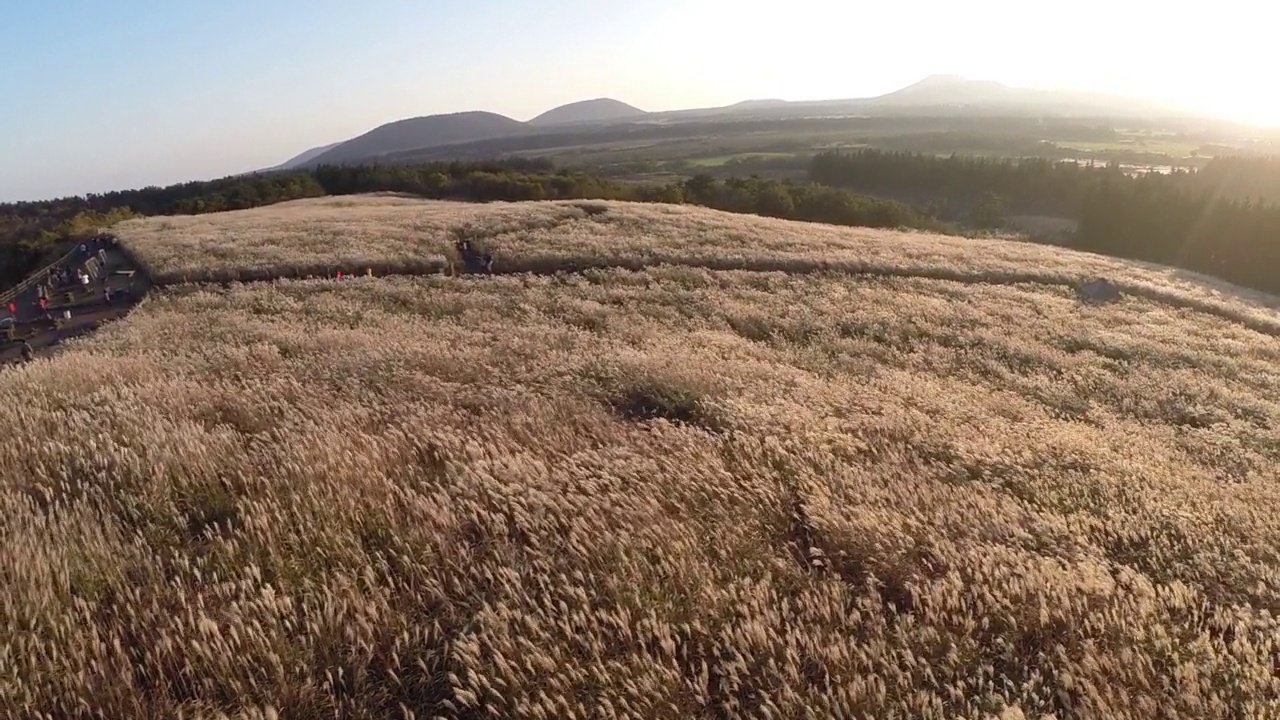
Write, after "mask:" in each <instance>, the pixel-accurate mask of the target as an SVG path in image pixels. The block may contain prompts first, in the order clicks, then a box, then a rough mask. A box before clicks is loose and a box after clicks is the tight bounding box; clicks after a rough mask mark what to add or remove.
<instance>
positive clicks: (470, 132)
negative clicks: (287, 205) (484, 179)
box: [305, 111, 529, 166]
mask: <svg viewBox="0 0 1280 720" xmlns="http://www.w3.org/2000/svg"><path fill="white" fill-rule="evenodd" d="M528 131H529V129H528V126H527V125H525V124H524V123H522V122H520V121H519V120H512V119H511V118H509V117H506V116H505V115H499V114H497V113H491V112H483V111H472V112H460V113H450V114H447V115H428V116H426V117H417V118H410V119H408V120H399V121H396V122H393V123H387V124H386V125H380V126H378V127H376V128H374V129H373V130H370V131H369V132H367V133H365V134H363V135H361V136H359V137H357V138H353V139H351V140H348V141H346V142H344V143H341V144H340V145H338V146H337V147H335V148H332V149H330V150H328V151H326V152H323V153H320V154H319V155H318V156H315V157H313V158H310V159H309V160H307V161H306V162H305V164H306V165H309V166H315V165H324V164H341V163H348V162H356V161H364V160H371V159H376V158H377V157H379V156H381V155H386V154H387V153H393V152H398V151H402V150H414V149H417V148H427V147H435V146H438V145H451V144H453V143H465V142H475V141H477V140H489V139H492V138H498V137H503V136H506V135H515V134H519V133H524V132H528Z"/></svg>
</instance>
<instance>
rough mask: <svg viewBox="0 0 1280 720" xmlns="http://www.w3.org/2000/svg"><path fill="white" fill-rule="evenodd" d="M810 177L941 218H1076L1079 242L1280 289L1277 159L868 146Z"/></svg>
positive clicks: (829, 156) (818, 165) (815, 167)
mask: <svg viewBox="0 0 1280 720" xmlns="http://www.w3.org/2000/svg"><path fill="white" fill-rule="evenodd" d="M810 179H811V180H812V181H814V182H816V183H821V184H823V185H827V186H832V187H839V188H842V189H848V190H852V191H855V192H862V193H870V194H873V195H885V196H888V197H893V198H898V199H907V200H908V201H918V202H920V203H922V204H923V203H928V206H929V208H930V210H931V213H930V214H933V215H937V216H942V217H944V218H945V217H948V216H949V215H950V214H954V212H955V210H954V209H955V208H957V207H968V208H970V209H971V212H972V210H978V209H983V208H984V207H986V208H990V207H991V206H992V205H994V206H995V207H996V208H997V210H996V212H997V213H999V214H1003V213H1019V214H1044V215H1053V216H1059V217H1066V218H1071V219H1073V220H1075V221H1076V222H1077V230H1076V232H1075V233H1074V236H1073V237H1072V238H1071V240H1070V245H1071V246H1072V247H1075V248H1077V249H1082V250H1089V251H1091V252H1097V253H1101V254H1105V255H1112V256H1116V257H1125V258H1131V259H1135V260H1145V261H1149V262H1157V263H1162V264H1166V265H1172V266H1175V267H1179V268H1183V269H1186V270H1193V271H1196V272H1203V273H1208V274H1211V275H1214V276H1217V277H1220V278H1222V279H1224V280H1228V281H1230V282H1233V283H1237V284H1240V285H1245V286H1248V287H1253V288H1257V289H1260V290H1266V291H1268V292H1278V293H1280V205H1277V202H1280V158H1267V157H1260V158H1240V157H1224V158H1214V159H1212V160H1210V161H1209V162H1208V163H1207V164H1206V165H1205V166H1204V167H1203V168H1200V169H1198V170H1174V171H1172V172H1169V173H1146V174H1141V175H1136V176H1135V175H1129V174H1126V173H1125V172H1124V171H1123V170H1122V169H1121V168H1120V167H1119V166H1118V165H1116V164H1114V163H1112V164H1108V165H1099V166H1094V165H1088V164H1082V163H1078V162H1072V161H1058V162H1055V161H1050V160H1044V159H1039V158H1032V159H1022V160H998V159H993V158H981V157H962V156H954V155H953V156H949V157H936V156H930V155H922V154H911V153H891V152H881V151H875V150H860V151H854V152H844V153H841V152H828V153H821V154H819V155H817V156H815V157H814V158H813V161H812V165H811V169H810ZM984 203H985V205H984ZM940 209H947V210H946V211H943V210H940ZM996 224H998V223H996Z"/></svg>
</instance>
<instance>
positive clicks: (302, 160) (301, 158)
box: [271, 143, 342, 170]
mask: <svg viewBox="0 0 1280 720" xmlns="http://www.w3.org/2000/svg"><path fill="white" fill-rule="evenodd" d="M341 144H342V143H329V144H328V145H321V146H320V147H315V148H311V149H310V150H308V151H306V152H304V153H302V154H300V155H297V156H296V157H292V158H289V159H288V160H286V161H284V162H282V163H280V164H279V165H277V166H275V167H273V168H271V169H272V170H292V169H293V168H299V167H305V166H306V165H307V163H308V162H309V161H311V160H314V159H315V158H318V157H320V156H321V155H323V154H324V153H326V152H329V151H330V150H332V149H334V148H336V147H338V146H339V145H341Z"/></svg>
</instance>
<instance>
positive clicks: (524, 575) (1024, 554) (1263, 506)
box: [0, 196, 1280, 718]
mask: <svg viewBox="0 0 1280 720" xmlns="http://www.w3.org/2000/svg"><path fill="white" fill-rule="evenodd" d="M119 230H120V237H121V239H122V240H123V241H124V242H125V243H126V244H127V245H128V246H129V247H130V249H131V250H133V251H134V252H135V253H136V254H138V255H139V256H140V257H141V258H142V259H143V260H144V262H146V263H147V265H148V266H149V267H150V268H151V269H152V270H153V271H154V272H155V274H156V279H157V281H158V282H160V283H161V284H162V285H167V287H164V288H162V289H161V290H159V291H157V292H156V293H154V294H152V295H151V296H150V297H149V298H148V299H147V300H146V301H145V302H143V303H142V304H141V305H140V306H139V307H138V308H137V309H136V310H135V311H134V313H133V314H132V315H131V316H130V317H129V318H128V319H127V320H125V321H123V322H120V323H117V324H114V325H111V326H108V327H106V328H104V329H103V330H101V331H100V332H99V333H97V334H96V335H94V336H93V337H92V338H90V339H88V340H85V341H81V342H76V343H73V344H71V345H70V346H69V347H68V348H67V350H66V351H64V352H63V353H62V354H60V355H59V356H58V357H56V358H54V359H52V360H47V361H39V362H36V363H34V364H32V365H29V366H26V367H23V368H20V369H16V370H9V371H6V372H3V373H0V402H3V403H4V405H5V407H6V408H8V410H9V411H8V412H6V413H2V414H0V432H3V433H4V437H6V438H9V442H7V443H5V444H3V445H0V473H3V475H4V477H6V478H11V480H10V481H9V482H8V483H7V484H5V485H0V504H2V505H3V510H4V513H5V518H6V522H5V523H0V576H2V577H4V578H5V580H6V582H5V583H3V584H0V622H3V623H4V624H5V626H6V627H9V628H11V635H10V637H11V639H10V640H9V641H8V643H7V644H5V645H4V646H3V648H4V649H0V668H3V669H4V670H3V671H0V715H23V716H37V715H39V714H45V713H47V714H48V715H50V716H54V717H67V716H74V715H76V713H81V712H83V713H84V714H86V715H87V714H91V713H94V712H97V713H98V714H99V715H101V716H106V717H174V716H177V715H178V714H179V712H185V714H186V715H187V716H195V715H199V714H200V713H208V712H211V711H212V709H213V708H217V710H219V711H221V712H224V713H226V714H227V715H228V716H232V717H237V716H243V717H263V716H264V715H265V716H270V715H269V714H267V713H268V710H270V712H271V713H276V712H278V714H279V717H295V716H297V717H320V716H324V717H334V716H337V717H351V718H355V717H402V716H408V715H409V713H412V714H413V715H415V716H416V717H420V718H422V717H441V718H471V717H504V718H506V717H509V718H536V717H568V716H571V715H572V716H576V717H635V718H653V717H725V718H748V717H751V718H755V717H778V718H793V717H817V718H827V717H903V718H905V717H911V718H943V717H973V718H995V717H1004V718H1014V717H1017V718H1023V717H1025V718H1043V717H1050V716H1052V717H1058V718H1065V717H1079V718H1125V717H1132V718H1146V717H1187V718H1193V717H1194V718H1229V717H1240V716H1246V717H1254V716H1259V715H1263V714H1264V710H1265V708H1266V707H1269V706H1270V704H1272V703H1274V702H1275V701H1276V699H1277V698H1280V681H1277V678H1276V676H1275V674H1274V672H1273V667H1274V665H1273V663H1274V657H1276V656H1277V653H1280V632H1277V631H1280V622H1278V621H1277V619H1276V616H1275V615H1274V614H1273V613H1272V609H1273V608H1274V607H1277V605H1278V603H1280V571H1277V569H1276V567H1277V564H1276V559H1277V558H1276V550H1275V548H1276V547H1280V524H1277V523H1276V522H1275V520H1274V518H1275V517H1276V511H1277V510H1280V498H1277V495H1276V493H1275V491H1274V487H1273V485H1274V483H1273V482H1272V481H1273V480H1274V469H1275V467H1276V466H1277V462H1280V430H1277V429H1276V428H1277V427H1280V424H1278V421H1280V402H1277V401H1276V400H1275V399H1274V397H1273V395H1274V393H1272V392H1271V388H1274V387H1275V386H1276V383H1277V382H1280V339H1277V338H1276V337H1275V334H1276V333H1275V332H1272V331H1276V326H1275V325H1276V324H1275V320H1274V318H1275V311H1274V310H1270V309H1267V307H1266V306H1267V305H1273V304H1274V303H1276V302H1277V299H1275V298H1270V297H1268V296H1261V295H1247V294H1244V293H1240V292H1238V291H1236V290H1234V289H1231V288H1227V287H1225V286H1221V285H1217V284H1214V283H1212V282H1210V281H1208V280H1206V279H1203V278H1195V277H1190V276H1186V275H1176V274H1174V273H1173V272H1171V271H1168V270H1167V269H1163V268H1159V267H1149V266H1139V265H1136V264H1132V263H1125V262H1123V261H1118V260H1111V259H1105V258H1098V257H1096V256H1089V255H1084V254H1079V253H1068V252H1064V251H1056V250H1052V249H1049V248H1043V247H1037V246H1032V245H1027V244H1024V243H1012V242H1006V241H1000V240H982V241H970V240H964V239H960V238H948V237H943V236H934V235H922V234H910V233H891V232H883V231H861V230H855V229H847V228H845V229H841V228H825V227H822V226H817V225H808V224H803V223H788V222H784V221H774V220H766V219H761V218H751V217H744V216H736V215H727V214H724V213H715V212H712V211H707V210H700V209H696V208H687V207H672V206H636V205H630V204H627V203H598V202H578V203H528V204H491V205H456V204H450V203H438V202H437V203H431V202H422V201H416V200H411V199H407V198H397V197H389V196H377V197H353V198H325V199H317V200H309V201H300V202H295V203H288V204H285V205H280V206H275V207H272V208H262V209H259V210H252V211H244V212H235V213H224V214H219V215H209V216H203V217H190V218H177V217H175V218H153V219H148V220H142V221H131V222H130V223H127V224H125V225H122V226H121V227H120V228H119ZM458 237H466V238H469V239H472V240H473V241H474V242H476V243H477V244H478V245H481V246H482V247H484V248H485V249H487V250H489V251H492V252H493V253H494V254H495V257H496V258H497V259H498V261H499V262H498V272H499V275H497V276H494V277H483V278H470V277H450V276H447V275H444V274H430V275H426V276H422V277H403V276H402V277H382V276H381V275H382V273H383V272H386V271H388V270H395V269H398V270H402V271H415V272H425V273H432V272H434V271H436V270H438V269H439V268H440V265H441V264H443V263H445V262H446V261H447V259H448V254H449V251H448V249H447V248H448V246H449V243H451V242H452V240H453V239H454V238H458ZM365 262H369V263H375V262H378V263H381V265H380V266H379V268H378V269H377V272H376V274H377V275H378V276H377V277H357V278H356V279H353V280H346V281H343V282H335V281H333V280H332V279H314V280H300V281H294V280H280V281H276V282H270V283H268V282H257V283H246V284H238V283H232V284H229V285H227V286H220V285H193V284H189V283H184V282H183V276H184V275H185V276H187V278H188V279H189V280H190V279H205V278H208V279H229V278H234V277H241V278H246V279H251V278H253V277H258V276H259V275H261V276H262V277H267V276H271V275H281V274H294V273H303V274H304V273H307V272H314V271H317V270H319V271H321V272H324V273H325V274H329V275H330V276H332V275H331V272H329V271H330V270H331V269H332V268H334V267H338V266H343V265H345V266H348V267H350V268H351V269H353V270H354V269H355V268H358V267H359V264H360V263H365ZM593 264H594V265H599V266H600V267H597V268H595V269H584V266H587V265H593ZM326 266H328V269H325V267H326ZM353 266H354V267H353ZM202 268H203V269H202ZM575 269H576V270H578V272H559V273H556V272H553V271H555V270H562V271H563V270H575ZM517 270H528V271H531V272H527V273H518V272H515V271H517ZM1104 270H1105V271H1106V273H1107V274H1108V275H1110V276H1112V277H1115V278H1118V279H1119V280H1120V281H1121V282H1122V284H1124V285H1125V287H1128V288H1132V289H1133V290H1135V291H1140V292H1143V293H1146V294H1144V295H1134V294H1128V295H1126V296H1125V297H1124V298H1123V299H1122V300H1120V301H1119V302H1117V303H1114V304H1111V305H1106V306H1096V307H1095V306H1086V305H1081V304H1080V303H1078V302H1077V301H1076V300H1075V298H1074V296H1073V293H1072V289H1071V287H1069V285H1070V283H1071V282H1073V281H1074V279H1075V278H1080V277H1088V276H1091V275H1093V274H1096V273H1099V272H1102V271H1104ZM1264 321H1266V322H1271V325H1265V322H1264ZM1249 324H1253V325H1255V326H1257V327H1261V328H1263V329H1266V330H1268V331H1269V332H1271V334H1268V333H1260V332H1258V331H1256V330H1255V329H1250V327H1247V325H1249ZM1264 326H1265V327H1264ZM104 669H108V670H109V672H102V670H104Z"/></svg>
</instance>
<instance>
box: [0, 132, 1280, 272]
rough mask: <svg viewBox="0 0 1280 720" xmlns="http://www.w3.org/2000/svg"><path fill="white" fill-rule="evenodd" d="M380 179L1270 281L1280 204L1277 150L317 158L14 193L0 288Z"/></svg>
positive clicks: (385, 184) (365, 187)
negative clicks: (681, 166)
mask: <svg viewBox="0 0 1280 720" xmlns="http://www.w3.org/2000/svg"><path fill="white" fill-rule="evenodd" d="M386 191H390V192H402V193H408V194H413V195H417V196H421V197H426V198H434V199H445V200H467V201H479V202H487V201H519V200H564V199H611V200H630V201H637V202H665V203H690V204H697V205H703V206H707V207H711V208H716V209H720V210H727V211H731V212H739V213H754V214H759V215H766V216H770V217H778V218H785V219H792V220H807V221H814V222H823V223H830V224H837V225H859V226H870V227H884V228H894V227H905V228H917V229H927V230H938V231H948V230H952V231H954V230H955V229H956V225H955V224H954V221H955V220H956V219H960V220H962V221H963V224H964V225H966V226H969V227H996V226H998V225H999V224H1000V219H1001V216H1002V215H1003V214H1004V213H1006V212H1018V213H1030V214H1046V215H1057V216H1061V217H1070V218H1073V219H1075V220H1076V221H1077V224H1078V230H1077V232H1076V233H1075V235H1074V237H1073V238H1072V239H1071V240H1070V241H1069V242H1070V244H1071V245H1072V246H1074V247H1078V248H1081V249H1087V250H1091V251H1095V252H1099V253H1104V254H1109V255H1115V256H1121V257H1129V258H1134V259H1141V260H1148V261H1153V262H1160V263H1165V264H1169V265H1175V266H1178V267H1183V268H1186V269H1190V270H1196V271H1201V272H1208V273H1211V274H1214V275H1217V276H1219V277H1222V278H1224V279H1226V280H1230V281H1232V282H1236V283H1240V284H1243V285H1248V286H1251V287H1255V288H1259V289H1263V290H1268V291H1275V292H1280V272H1278V271H1280V209H1278V208H1277V207H1276V205H1274V204H1273V200H1274V199H1275V198H1277V197H1280V160H1269V159H1257V158H1247V159H1229V158H1223V159H1215V160H1214V161H1212V162H1211V163H1210V164H1209V165H1208V166H1207V167H1205V168H1204V169H1201V170H1199V171H1184V172H1174V173H1171V174H1167V175H1160V174H1148V175H1145V176H1141V177H1132V176H1129V175H1126V174H1125V173H1124V172H1123V171H1122V170H1121V169H1120V168H1119V167H1118V166H1116V165H1114V164H1112V165H1109V166H1091V165H1087V164H1081V163H1076V162H1053V161H1048V160H1039V159H1030V160H997V159H991V158H971V157H959V156H952V157H934V156H929V155H919V154H910V153H894V152H880V151H870V150H863V151H857V152H853V153H842V152H828V153H822V154H819V155H817V156H816V157H814V159H813V161H812V165H811V168H810V181H809V182H793V181H779V180H765V179H761V178H758V177H747V178H729V179H725V180H719V179H716V178H714V177H712V176H711V175H709V174H699V175H695V176H693V177H690V178H687V179H684V180H679V181H673V182H669V183H665V184H642V183H628V182H625V181H622V180H614V179H609V178H604V177H601V176H599V175H596V174H592V173H589V172H586V171H583V170H574V169H567V168H558V167H556V166H555V165H554V164H553V163H551V162H549V161H546V160H538V159H519V158H514V159H505V160H495V161H452V162H432V163H424V164H418V165H365V166H324V167H319V168H315V169H307V170H296V171H282V172H273V173H261V174H254V175H245V176H236V177H229V178H222V179H219V180H212V181H205V182H189V183H182V184H178V185H171V186H168V187H147V188H141V189H138V190H127V191H119V192H111V193H101V194H90V195H85V196H80V197H69V198H60V199H56V200H50V201H46V202H26V203H9V204H3V205H0V286H3V287H9V286H12V285H14V284H16V283H18V282H20V281H21V279H22V278H23V277H25V276H26V275H27V274H28V273H30V272H31V271H33V270H35V269H36V268H38V267H39V266H40V265H42V264H43V263H44V262H47V261H48V260H50V259H52V257H54V256H56V254H57V253H59V252H60V251H61V250H62V249H63V248H64V247H65V244H66V242H68V241H74V240H76V239H77V238H80V237H83V236H85V235H87V234H90V233H93V232H95V231H96V229H97V228H100V227H105V226H108V225H111V224H113V223H114V222H117V221H120V220H124V219H128V218H131V217H138V216H148V215H183V214H200V213H211V212H221V211H226V210H243V209H248V208H253V207H258V206H262V205H269V204H273V203H277V202H281V201H285V200H296V199H301V198H308V197H320V196H325V195H349V194H356V193H367V192H386ZM1250 194H1252V196H1251V195H1250ZM886 196H888V197H886ZM957 207H960V208H964V212H963V213H958V212H957V211H956V208H957Z"/></svg>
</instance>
